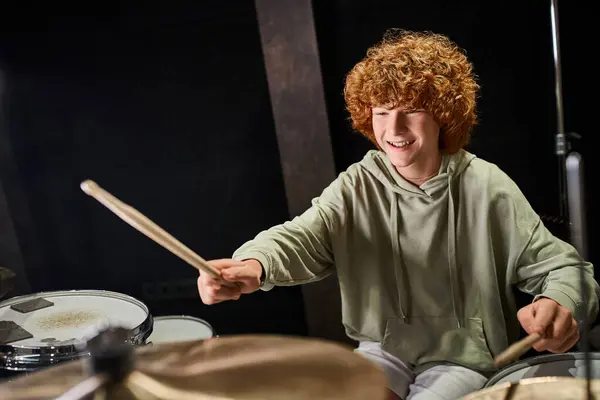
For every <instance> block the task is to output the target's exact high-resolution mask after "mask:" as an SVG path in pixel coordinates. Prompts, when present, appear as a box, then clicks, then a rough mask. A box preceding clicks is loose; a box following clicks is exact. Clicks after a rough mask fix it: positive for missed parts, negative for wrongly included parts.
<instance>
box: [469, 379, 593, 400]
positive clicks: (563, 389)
mask: <svg viewBox="0 0 600 400" xmlns="http://www.w3.org/2000/svg"><path fill="white" fill-rule="evenodd" d="M590 388H591V392H592V396H593V398H600V380H597V379H592V380H591V382H590ZM586 390H587V387H586V381H585V379H582V378H569V377H558V376H556V377H555V376H548V377H539V378H527V379H522V380H520V381H519V382H518V383H516V384H515V383H511V382H506V383H502V384H498V385H496V386H491V387H489V388H486V389H483V390H480V391H478V392H475V393H471V394H469V395H468V396H465V397H463V400H504V399H508V398H510V399H511V400H525V399H527V400H535V399H543V400H549V399H556V400H566V399H573V400H575V399H577V400H579V399H585V398H586V397H585V392H586ZM509 394H510V396H508V395H509Z"/></svg>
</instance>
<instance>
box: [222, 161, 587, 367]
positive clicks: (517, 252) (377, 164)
mask: <svg viewBox="0 0 600 400" xmlns="http://www.w3.org/2000/svg"><path fill="white" fill-rule="evenodd" d="M233 258H234V259H237V260H243V259H250V258H253V259H256V260H258V261H260V263H261V264H262V265H263V267H264V269H265V274H266V275H265V276H266V285H265V286H264V287H263V290H269V289H270V288H272V287H273V285H278V286H288V285H297V284H303V283H309V282H313V281H316V280H319V279H322V278H324V277H325V276H327V275H328V274H330V273H331V272H333V271H334V268H335V272H336V273H337V276H338V279H339V282H340V290H341V296H342V319H343V323H344V326H345V329H346V333H347V335H348V336H349V337H351V338H353V339H355V340H357V341H362V340H368V341H377V342H381V343H382V347H383V349H384V350H386V351H388V352H389V353H391V354H392V355H394V356H396V357H397V358H399V359H400V360H402V361H404V362H407V363H410V364H413V365H414V366H415V372H417V373H418V372H419V371H420V370H423V369H425V368H427V367H429V366H431V365H434V364H437V363H455V364H459V365H463V366H466V367H469V368H472V369H474V370H478V371H481V372H483V373H488V374H489V373H491V372H493V371H494V370H495V367H494V365H493V357H494V356H495V355H497V354H498V353H500V352H502V351H503V350H505V349H506V348H507V347H508V345H509V344H510V343H512V342H514V341H516V340H518V339H519V322H518V320H517V317H516V313H517V309H516V305H515V299H514V296H513V292H512V286H513V285H517V287H518V288H519V289H520V290H522V291H524V292H526V293H529V294H531V295H536V298H537V297H539V296H545V297H549V298H551V299H553V300H555V301H557V302H558V303H559V304H561V305H562V306H563V307H565V308H567V309H569V310H570V311H571V312H573V314H574V317H575V319H576V320H577V321H580V320H581V318H582V315H583V313H584V312H585V311H586V309H587V312H588V313H589V315H590V318H595V317H596V315H597V312H598V294H599V287H598V284H597V283H596V281H595V280H594V277H593V267H592V265H591V264H589V263H583V261H582V259H581V258H580V256H579V255H578V253H577V252H576V250H575V249H574V248H573V247H572V246H571V245H569V244H568V243H566V242H564V241H562V240H560V239H558V238H556V237H554V236H553V235H552V234H551V233H550V232H549V231H548V230H547V229H546V227H545V226H544V225H543V223H542V222H541V220H540V218H539V216H538V215H537V214H536V213H535V212H534V210H533V209H532V207H531V206H530V205H529V203H528V202H527V200H526V199H525V197H524V195H523V194H522V193H521V191H520V190H519V188H518V187H517V185H516V184H515V183H514V182H513V181H512V180H511V179H510V178H509V177H508V176H507V175H506V174H505V173H504V172H502V171H501V170H500V169H499V168H498V167H497V166H496V165H494V164H491V163H489V162H486V161H483V160H481V159H479V158H477V157H475V156H474V155H473V154H470V153H468V152H466V151H464V150H461V151H459V152H458V153H455V154H454V155H451V156H450V155H444V157H443V162H442V165H441V167H440V171H439V173H438V175H436V176H435V177H434V178H432V179H430V180H429V181H427V182H426V183H424V184H423V185H421V186H420V187H416V186H414V185H412V184H410V183H409V182H407V181H406V180H404V179H403V178H402V177H401V176H400V174H398V173H397V172H396V170H395V169H394V167H393V166H392V165H391V163H390V162H389V159H388V158H387V156H386V155H385V153H383V152H380V151H375V150H373V151H370V152H368V153H367V155H366V156H365V157H364V159H363V160H362V161H360V162H358V163H355V164H353V165H351V166H350V167H349V168H348V169H347V170H346V171H345V172H342V173H341V174H340V175H339V176H338V178H337V179H336V180H335V181H334V182H333V183H331V185H329V186H328V187H327V188H326V189H325V190H324V191H323V193H322V194H321V196H319V197H318V198H315V199H314V200H313V203H312V207H310V208H309V209H308V210H307V211H306V212H304V213H303V214H302V215H300V216H298V217H296V218H294V219H293V220H291V221H288V222H285V223H283V224H281V225H278V226H275V227H273V228H271V229H268V230H266V231H263V232H261V233H259V234H258V235H257V236H256V238H255V239H254V240H251V241H249V242H247V243H245V244H244V245H242V246H241V247H240V248H239V249H238V250H237V251H236V252H235V253H234V255H233ZM580 265H583V266H584V267H585V271H586V273H587V274H586V276H587V278H588V279H587V281H586V286H587V287H588V293H589V298H590V301H589V302H588V304H587V307H585V305H583V304H582V302H581V294H580V290H579V287H580V286H579V285H580V283H579V269H578V268H579V266H580ZM324 300H325V299H324Z"/></svg>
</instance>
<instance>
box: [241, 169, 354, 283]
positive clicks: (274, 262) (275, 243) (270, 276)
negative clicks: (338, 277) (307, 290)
mask: <svg viewBox="0 0 600 400" xmlns="http://www.w3.org/2000/svg"><path fill="white" fill-rule="evenodd" d="M350 185H352V179H351V176H350V174H349V172H343V173H342V174H340V175H339V176H338V178H337V179H336V180H335V181H333V183H331V184H330V185H329V186H328V187H327V188H326V189H325V190H324V191H323V193H322V194H321V195H320V196H319V197H317V198H315V199H313V200H312V205H311V207H310V208H309V209H308V210H306V211H305V212H304V213H302V214H301V215H299V216H297V217H295V218H293V219H292V220H291V221H287V222H285V223H283V224H280V225H276V226H274V227H272V228H270V229H267V230H265V231H262V232H260V233H259V234H258V235H257V236H256V237H255V238H254V239H252V240H250V241H248V242H246V243H244V244H243V245H242V246H241V247H240V248H239V249H237V250H236V251H235V252H234V254H233V257H232V258H233V259H236V260H247V259H256V260H258V261H259V262H260V263H261V264H262V266H263V268H264V273H265V285H264V286H263V290H270V289H272V288H273V286H291V285H298V284H303V283H309V282H312V281H317V280H320V279H323V278H325V277H326V276H327V275H329V274H330V273H331V271H332V269H333V266H334V260H333V251H332V244H331V236H332V233H333V232H335V231H336V230H337V229H339V227H340V225H341V224H342V223H343V220H344V215H345V214H346V213H347V210H346V201H345V195H344V192H345V191H346V189H347V188H348V187H350Z"/></svg>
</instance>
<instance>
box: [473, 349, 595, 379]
mask: <svg viewBox="0 0 600 400" xmlns="http://www.w3.org/2000/svg"><path fill="white" fill-rule="evenodd" d="M589 354H590V360H600V352H590V353H589ZM584 358H585V355H584V353H583V352H575V351H574V352H569V353H560V354H543V355H539V356H535V357H531V358H527V359H524V360H519V361H515V362H514V363H512V364H510V365H509V366H507V367H504V368H502V369H501V370H500V371H498V372H497V373H495V374H494V375H492V376H491V377H490V379H489V380H488V381H487V382H486V383H485V385H484V386H483V387H484V388H487V387H492V386H494V385H497V384H498V382H499V381H500V380H501V379H502V378H504V377H506V376H507V375H510V374H512V373H513V372H516V371H519V370H521V369H523V368H524V367H533V366H535V365H539V364H545V363H547V362H550V361H569V360H573V359H574V360H576V361H581V360H583V359H584Z"/></svg>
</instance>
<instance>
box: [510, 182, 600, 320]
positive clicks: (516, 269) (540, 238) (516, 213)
mask: <svg viewBox="0 0 600 400" xmlns="http://www.w3.org/2000/svg"><path fill="white" fill-rule="evenodd" d="M506 180H507V181H506ZM504 188H506V189H507V190H506V191H505V192H504V193H505V194H507V196H503V197H504V199H503V200H504V201H503V203H504V206H503V207H502V208H503V210H504V212H503V213H502V214H500V216H504V217H505V221H507V222H506V223H507V224H509V225H510V226H505V230H506V232H508V234H507V235H506V237H507V239H508V241H509V248H510V250H509V252H510V256H509V262H510V264H511V265H509V271H508V272H509V274H508V276H509V281H510V283H513V284H516V285H517V287H518V289H519V290H521V291H523V292H525V293H528V294H530V295H533V296H535V297H534V301H535V300H537V299H539V298H540V297H548V298H550V299H552V300H554V301H556V302H557V303H559V304H560V305H561V306H563V307H565V308H566V309H568V310H570V311H571V312H572V313H573V317H574V318H575V320H576V321H578V322H581V321H582V319H583V316H584V315H585V314H584V313H585V312H587V313H588V314H587V315H588V316H589V318H590V320H591V321H593V320H594V319H595V318H596V316H597V315H598V296H599V295H600V287H599V286H598V283H597V282H596V280H595V278H594V268H593V266H592V264H591V263H589V262H586V261H585V260H583V259H582V257H581V256H580V255H579V253H578V252H577V250H576V249H575V248H574V247H573V246H572V245H570V244H569V243H567V242H565V241H563V240H561V239H559V238H557V237H556V236H554V235H553V234H552V233H551V232H550V231H549V230H548V229H547V228H546V226H545V225H544V224H543V223H542V221H541V219H540V217H539V216H538V215H537V214H536V213H535V211H534V210H533V208H532V207H531V205H530V204H529V202H528V201H527V200H526V198H525V196H524V195H523V193H522V192H521V191H520V190H519V189H518V188H517V185H516V184H515V183H514V182H513V181H512V180H510V178H508V177H506V178H505V182H504ZM580 268H583V269H584V272H585V274H584V276H585V282H584V285H585V288H586V291H587V304H583V298H582V294H581V286H580V285H581V283H580V272H581V270H580Z"/></svg>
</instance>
